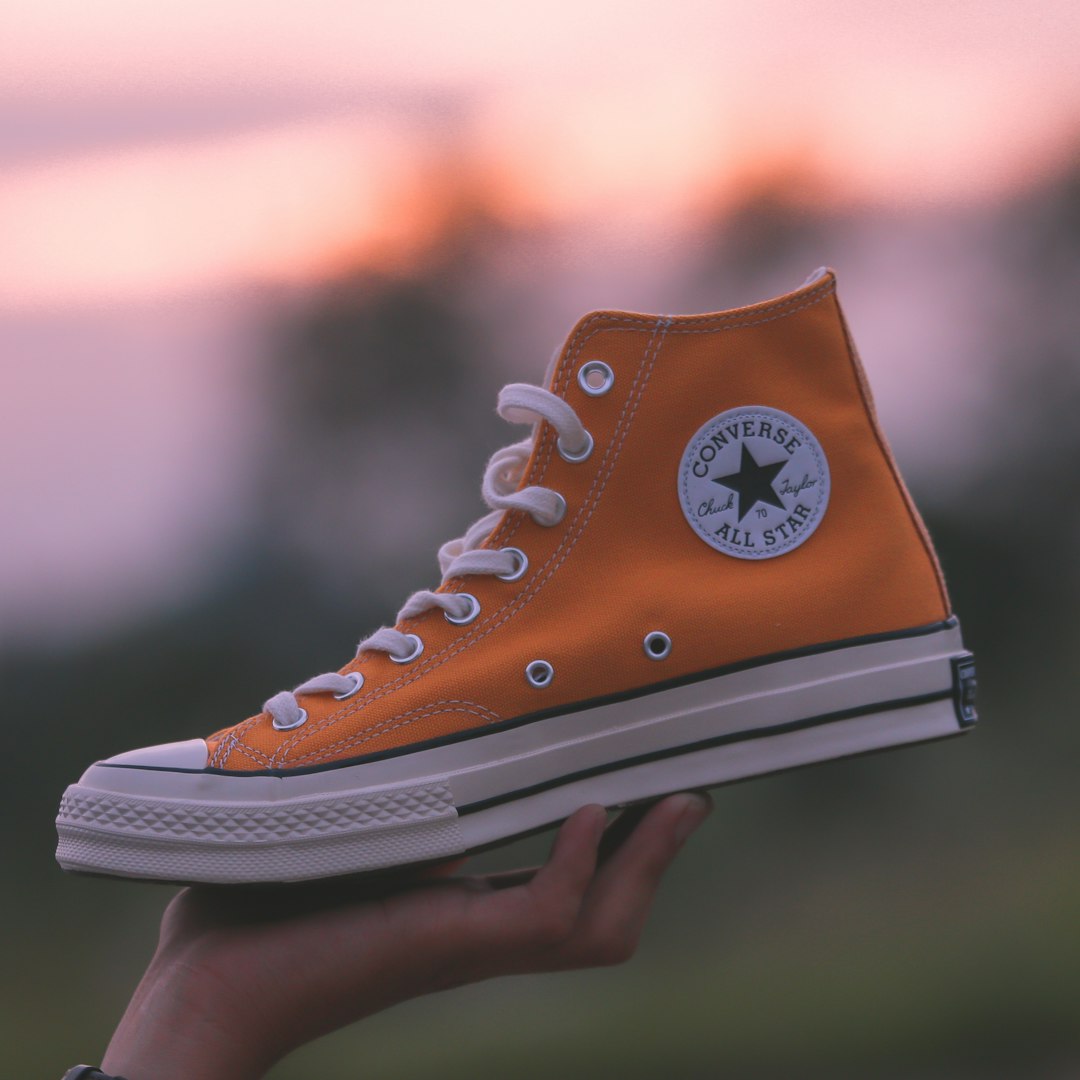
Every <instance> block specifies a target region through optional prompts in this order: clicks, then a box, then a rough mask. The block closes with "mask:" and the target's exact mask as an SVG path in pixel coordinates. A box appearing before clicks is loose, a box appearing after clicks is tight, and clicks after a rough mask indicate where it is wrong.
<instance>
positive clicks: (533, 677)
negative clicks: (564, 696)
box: [525, 660, 555, 690]
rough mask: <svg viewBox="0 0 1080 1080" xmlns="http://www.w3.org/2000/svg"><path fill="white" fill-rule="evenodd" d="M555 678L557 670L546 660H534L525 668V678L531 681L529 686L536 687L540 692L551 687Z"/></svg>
mask: <svg viewBox="0 0 1080 1080" xmlns="http://www.w3.org/2000/svg"><path fill="white" fill-rule="evenodd" d="M554 677H555V669H554V668H553V667H552V666H551V665H550V664H549V663H548V662H547V661H546V660H534V661H533V662H532V663H531V664H528V665H527V666H526V668H525V678H526V679H527V680H528V681H529V685H530V686H535V687H536V688H537V689H538V690H543V689H544V687H545V686H550V685H551V680H552V679H553V678H554Z"/></svg>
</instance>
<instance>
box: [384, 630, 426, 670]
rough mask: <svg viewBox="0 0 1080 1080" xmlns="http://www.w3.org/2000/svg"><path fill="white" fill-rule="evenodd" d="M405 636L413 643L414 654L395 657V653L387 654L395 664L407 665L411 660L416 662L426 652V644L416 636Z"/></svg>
mask: <svg viewBox="0 0 1080 1080" xmlns="http://www.w3.org/2000/svg"><path fill="white" fill-rule="evenodd" d="M405 636H406V637H407V638H408V639H409V640H410V641H411V642H412V645H413V647H412V652H410V653H409V654H408V656H395V655H394V654H393V653H387V654H386V655H387V656H389V657H390V659H391V660H393V661H394V663H395V664H407V663H409V662H410V661H411V660H415V659H416V658H417V657H418V656H419V655H420V654H421V653H422V652H423V651H424V643H423V642H422V641H421V640H420V638H419V637H418V636H417V635H416V634H406V635H405Z"/></svg>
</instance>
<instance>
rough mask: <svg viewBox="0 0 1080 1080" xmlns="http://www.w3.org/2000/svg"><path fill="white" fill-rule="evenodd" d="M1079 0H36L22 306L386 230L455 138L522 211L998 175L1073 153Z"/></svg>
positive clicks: (395, 224) (932, 197)
mask: <svg viewBox="0 0 1080 1080" xmlns="http://www.w3.org/2000/svg"><path fill="white" fill-rule="evenodd" d="M661 13H662V16H663V17H662V18H658V15H659V14H661ZM1078 13H1080V7H1078V5H1076V4H1075V3H1065V2H1043V3H1034V4H1027V5H1017V4H1015V3H1011V2H1006V3H993V2H989V3H985V2H984V3H959V2H955V0H954V2H950V3H940V2H937V3H930V2H911V3H906V4H902V5H894V4H877V3H870V4H868V3H865V2H862V3H859V2H851V3H813V4H805V3H803V4H799V3H794V2H790V0H789V2H779V0H772V2H760V0H759V2H756V3H753V4H750V3H743V4H723V3H700V2H697V3H695V2H686V0H673V2H671V3H668V4H665V5H663V6H662V7H657V5H655V4H646V3H643V2H634V0H629V2H627V0H624V2H620V3H617V4H616V3H607V2H595V0H593V2H589V0H585V2H553V3H548V4H545V5H542V6H541V5H514V4H505V3H475V2H474V3H468V2H466V3H456V4H445V3H434V2H432V3H418V2H416V0H411V2H410V0H406V2H402V3H395V4H379V5H374V4H355V3H333V2H329V0H314V2H311V3H304V4H301V3H299V2H295V3H283V4H276V5H267V4H265V3H261V2H260V3H256V2H254V0H220V2H216V3H214V4H209V3H191V2H183V3H181V2H177V0H159V2H157V3H155V4H153V5H149V6H148V5H143V4H136V3H134V2H127V0H101V2H99V3H95V4H91V5H88V4H85V3H82V2H81V0H38V2H36V3H34V4H24V5H19V6H17V7H16V8H14V9H9V10H8V11H7V12H6V13H5V16H4V33H3V36H2V40H0V122H4V123H5V124H6V126H7V127H8V128H10V131H9V132H8V136H7V137H6V138H5V139H4V140H3V145H4V146H5V147H6V152H5V151H4V150H0V165H2V166H3V168H2V170H0V237H2V238H3V246H4V251H5V258H4V259H3V260H2V262H0V309H3V308H5V307H7V308H11V307H25V306H26V305H34V306H51V305H64V304H71V303H84V302H88V303H100V302H104V301H107V302H113V301H116V300H122V299H124V298H125V297H130V298H144V297H146V296H155V295H162V294H169V293H175V292H180V291H189V290H199V289H202V288H205V287H208V286H209V287H221V286H225V285H229V284H234V283H243V282H246V281H252V280H284V281H296V280H303V279H305V278H308V277H310V276H311V275H313V274H318V273H320V272H322V271H323V270H324V269H325V267H326V266H327V264H328V262H330V261H332V260H333V259H334V258H335V257H336V256H338V255H339V254H340V252H341V250H342V247H343V246H346V245H347V246H348V247H349V248H350V250H352V251H354V252H355V251H358V252H361V253H363V251H365V250H377V251H379V252H380V253H385V251H386V248H387V243H393V242H395V241H397V242H408V240H409V239H410V235H409V234H410V227H409V221H408V218H409V216H410V213H409V208H410V207H411V206H414V205H415V204H414V203H410V202H409V200H408V199H407V198H405V197H404V196H406V195H408V194H409V193H410V192H415V191H422V190H423V188H424V184H425V182H426V178H427V175H428V172H429V170H430V169H431V168H432V166H433V164H435V163H438V162H439V161H440V160H441V158H442V156H443V155H444V154H446V153H447V152H450V151H451V150H452V152H453V153H454V154H455V155H461V154H463V153H464V154H466V155H468V156H469V158H470V159H471V160H472V161H474V162H475V163H476V165H477V166H478V167H479V168H480V169H482V170H483V172H484V173H485V175H486V176H487V177H488V179H489V182H490V183H491V186H492V193H493V197H494V198H495V199H496V201H497V202H498V203H499V205H500V208H501V210H502V211H503V212H505V213H507V214H509V215H512V216H518V217H521V216H525V217H529V218H541V219H544V220H547V221H554V222H559V223H571V224H572V223H573V222H576V221H583V222H584V221H588V222H596V221H597V220H599V221H606V222H608V223H610V224H611V225H612V227H613V228H617V229H618V230H619V231H622V232H625V231H627V230H630V231H641V232H643V233H647V232H649V231H655V229H656V228H658V227H664V226H666V225H667V223H669V222H670V221H671V220H672V218H677V217H682V218H685V217H686V216H688V215H693V214H694V213H695V212H697V211H699V210H700V207H701V205H702V203H703V202H704V201H706V200H708V201H710V203H713V204H715V202H716V201H717V200H720V201H722V200H723V199H724V198H725V197H727V196H729V195H730V194H731V193H732V192H734V191H735V190H737V188H738V187H739V185H740V183H741V182H742V181H744V180H745V178H746V177H747V176H748V175H752V174H754V172H755V171H758V170H760V169H761V168H762V166H763V164H765V165H767V164H768V163H770V162H775V163H778V164H780V165H782V166H783V165H790V164H792V163H794V164H796V165H800V166H802V167H804V168H807V169H809V170H812V171H813V173H814V174H815V175H816V176H817V177H819V178H820V179H821V180H822V181H823V182H824V185H823V186H824V188H825V189H826V190H829V191H831V192H832V193H833V194H834V196H835V197H837V198H843V199H852V198H855V199H859V200H864V201H869V202H884V203H892V204H901V205H903V204H912V203H915V202H920V201H922V202H926V201H929V202H940V201H960V202H962V201H970V200H972V199H985V198H989V197H993V196H994V195H996V194H998V193H1000V192H1001V190H1002V189H1004V188H1008V187H1010V186H1014V185H1017V184H1022V183H1024V182H1025V181H1026V180H1028V179H1030V177H1031V175H1032V173H1033V172H1037V171H1038V170H1039V169H1040V168H1045V167H1046V166H1047V163H1048V162H1050V161H1052V160H1054V159H1058V160H1059V159H1060V158H1061V157H1062V155H1064V154H1065V153H1067V152H1069V150H1070V145H1069V142H1068V141H1067V140H1068V139H1070V138H1072V137H1073V133H1074V130H1075V128H1076V126H1077V125H1078V124H1080V64H1078V63H1077V62H1076V58H1075V47H1076V43H1077V42H1078V41H1080V14H1078ZM4 156H6V157H7V158H8V159H9V160H6V161H5V160H4V159H3V158H4Z"/></svg>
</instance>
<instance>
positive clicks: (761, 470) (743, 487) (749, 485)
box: [712, 443, 787, 521]
mask: <svg viewBox="0 0 1080 1080" xmlns="http://www.w3.org/2000/svg"><path fill="white" fill-rule="evenodd" d="M785 465H787V462H786V461H778V462H777V463H776V464H775V465H759V464H758V463H757V462H756V461H755V460H754V455H753V454H751V453H750V450H749V448H748V447H747V445H746V443H743V444H742V462H741V464H740V465H739V471H738V472H737V473H732V474H731V475H730V476H714V477H713V478H712V482H713V483H714V484H723V485H724V487H729V488H731V490H732V491H737V492H738V493H739V520H740V521H742V519H743V518H744V517H746V515H747V514H749V513H750V511H751V510H752V509H753V508H754V503H758V502H763V503H768V504H769V505H770V506H779V507H780V509H781V510H783V509H784V504H783V503H782V502H781V501H780V496H779V495H777V494H776V489H775V488H774V487H773V486H772V482H773V481H774V480H775V479H776V474H777V473H778V472H780V470H781V469H783V467H784V466H785Z"/></svg>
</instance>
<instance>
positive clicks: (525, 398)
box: [263, 383, 592, 731]
mask: <svg viewBox="0 0 1080 1080" xmlns="http://www.w3.org/2000/svg"><path fill="white" fill-rule="evenodd" d="M498 413H499V416H501V417H502V418H503V419H504V420H508V421H510V422H511V423H515V424H535V425H537V427H538V425H539V421H541V420H546V421H547V422H548V423H549V424H551V426H552V427H553V428H555V430H556V432H558V436H559V450H560V452H561V453H562V454H563V456H564V457H566V458H568V459H569V460H571V461H575V460H576V461H583V460H584V459H585V458H586V457H588V455H589V452H590V451H591V450H592V436H591V435H590V434H589V432H588V431H587V430H586V429H585V426H584V425H583V424H582V422H581V420H580V419H579V418H578V415H577V413H576V412H575V411H574V409H573V408H572V406H570V405H568V404H567V403H566V402H565V401H564V400H563V399H562V398H560V397H556V396H555V395H554V394H553V393H551V392H550V391H549V390H545V389H543V388H542V387H539V386H532V385H530V384H529V383H511V384H510V385H509V386H505V387H503V389H502V391H501V392H500V393H499V404H498ZM535 436H536V431H535V430H534V432H533V435H532V436H530V437H529V438H527V439H523V440H522V441H521V442H518V443H513V444H512V445H510V446H504V447H503V448H502V449H501V450H497V451H496V452H495V454H493V455H492V458H491V460H490V461H489V462H488V465H487V468H486V469H485V470H484V482H483V486H482V487H481V494H482V495H483V498H484V502H485V503H486V504H487V505H488V506H489V507H490V508H491V513H489V514H485V515H484V516H483V517H482V518H480V520H479V521H477V522H474V523H473V524H472V525H471V526H470V527H469V529H468V530H467V531H466V533H465V535H464V536H460V537H458V538H457V539H456V540H448V541H447V542H446V543H445V544H443V546H442V547H441V548H439V569H440V570H441V571H442V583H443V584H444V585H445V584H446V582H448V581H449V580H450V579H451V578H455V577H462V576H464V575H466V574H492V575H494V576H496V577H505V578H507V579H509V580H513V579H514V578H516V577H520V576H521V574H522V573H524V570H525V567H526V566H527V560H526V558H525V555H524V553H523V552H521V551H519V550H518V549H517V548H499V549H494V548H481V546H480V545H481V544H482V543H483V542H484V541H485V540H486V539H487V537H488V536H489V535H490V534H491V531H492V529H494V528H495V526H496V525H497V524H498V523H499V521H500V519H501V518H502V515H503V512H504V511H506V510H523V511H525V512H526V513H528V514H530V515H531V516H532V518H533V520H534V521H536V522H537V523H538V524H540V525H557V524H558V523H559V522H560V521H562V519H563V515H564V514H565V513H566V500H565V499H563V497H562V496H561V495H560V494H559V493H558V492H557V491H552V490H551V488H546V487H539V486H535V485H534V486H532V487H526V488H522V489H521V490H520V491H518V490H517V486H518V484H519V483H520V482H521V477H522V474H523V473H524V471H525V466H526V465H527V464H528V461H529V455H530V454H531V453H532V448H533V440H534V438H535ZM433 608H441V609H442V611H443V612H444V613H445V615H446V617H447V618H448V619H449V620H451V621H457V622H459V623H462V624H464V623H466V622H471V621H472V620H473V619H474V618H475V617H476V616H477V615H478V614H479V605H478V604H477V602H476V600H475V598H474V597H473V596H471V595H470V594H469V593H455V592H444V593H437V592H432V591H431V590H430V589H422V590H421V591H420V592H416V593H413V595H412V596H410V597H409V599H408V600H406V601H405V604H404V605H403V606H402V608H401V610H400V611H399V612H398V615H397V621H398V622H402V621H404V620H405V619H412V618H415V617H416V616H417V615H420V614H422V613H423V612H425V611H430V610H432V609H433ZM423 648H424V644H423V642H422V641H421V639H420V638H419V637H418V636H417V635H415V634H403V633H402V632H401V631H400V630H394V629H393V628H392V627H389V626H383V627H380V628H379V629H378V630H376V631H375V633H374V634H372V635H371V636H370V637H366V638H364V640H363V641H361V642H360V644H359V645H358V646H357V648H356V655H357V656H359V655H360V654H361V653H362V652H385V653H388V654H389V655H390V658H391V659H392V660H396V661H397V662H398V663H408V662H409V661H410V660H415V659H416V657H418V656H419V655H420V654H421V652H423ZM363 685H364V676H363V675H362V674H361V673H360V672H350V673H349V674H348V675H339V674H338V673H337V672H327V673H325V674H323V675H316V676H314V677H313V678H311V679H308V680H307V681H306V682H302V683H301V684H300V685H299V686H298V687H296V689H295V690H282V691H281V692H280V693H278V694H275V695H274V696H273V697H272V698H270V699H269V700H268V701H267V702H265V703H264V705H263V709H264V711H265V712H268V713H269V714H270V715H271V717H272V718H273V723H274V727H276V728H277V729H278V730H280V731H287V730H289V729H290V728H295V727H299V726H300V725H301V724H303V723H304V721H305V720H306V719H307V712H306V711H305V710H304V709H302V708H301V707H300V704H299V702H298V701H297V700H296V698H297V695H298V694H333V695H334V696H335V697H336V698H337V699H338V700H339V701H342V700H344V699H345V698H348V697H352V695H353V694H355V693H356V692H357V691H358V690H359V689H360V687H361V686H363Z"/></svg>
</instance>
